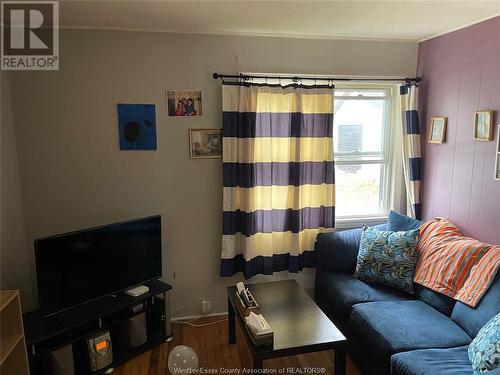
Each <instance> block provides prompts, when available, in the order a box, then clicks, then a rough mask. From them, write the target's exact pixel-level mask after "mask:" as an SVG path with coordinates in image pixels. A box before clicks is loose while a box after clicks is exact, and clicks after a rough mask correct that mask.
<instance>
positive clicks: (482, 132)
mask: <svg viewBox="0 0 500 375" xmlns="http://www.w3.org/2000/svg"><path fill="white" fill-rule="evenodd" d="M474 139H475V140H476V141H484V142H488V141H491V140H493V111H478V112H474Z"/></svg>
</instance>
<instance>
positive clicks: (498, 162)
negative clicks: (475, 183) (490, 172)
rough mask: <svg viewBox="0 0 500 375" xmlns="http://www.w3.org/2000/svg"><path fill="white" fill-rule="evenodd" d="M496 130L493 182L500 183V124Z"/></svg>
mask: <svg viewBox="0 0 500 375" xmlns="http://www.w3.org/2000/svg"><path fill="white" fill-rule="evenodd" d="M497 128H498V129H497V148H496V149H495V180H497V181H500V124H498V127H497Z"/></svg>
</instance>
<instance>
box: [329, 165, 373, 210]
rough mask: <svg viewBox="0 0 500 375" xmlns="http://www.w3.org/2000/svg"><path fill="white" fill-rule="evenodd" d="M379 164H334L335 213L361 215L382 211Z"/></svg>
mask: <svg viewBox="0 0 500 375" xmlns="http://www.w3.org/2000/svg"><path fill="white" fill-rule="evenodd" d="M381 170H382V165H381V164H350V165H338V164H337V165H336V166H335V191H336V199H335V215H336V216H337V217H340V216H363V215H374V214H380V213H382V207H381V202H380V172H381Z"/></svg>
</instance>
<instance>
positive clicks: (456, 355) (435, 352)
mask: <svg viewBox="0 0 500 375" xmlns="http://www.w3.org/2000/svg"><path fill="white" fill-rule="evenodd" d="M436 374H439V375H472V366H471V364H470V362H469V358H468V357H467V346H460V347H457V348H448V349H421V350H413V351H410V352H403V353H397V354H394V355H393V356H392V357H391V375H436Z"/></svg>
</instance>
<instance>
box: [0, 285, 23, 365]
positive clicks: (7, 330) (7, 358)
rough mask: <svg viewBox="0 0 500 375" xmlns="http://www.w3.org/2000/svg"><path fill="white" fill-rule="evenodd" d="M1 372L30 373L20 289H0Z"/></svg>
mask: <svg viewBox="0 0 500 375" xmlns="http://www.w3.org/2000/svg"><path fill="white" fill-rule="evenodd" d="M0 325H1V328H0V374H16V375H29V367H28V357H27V354H26V343H25V340H24V330H23V320H22V314H21V301H20V299H19V291H17V290H6V291H0Z"/></svg>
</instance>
